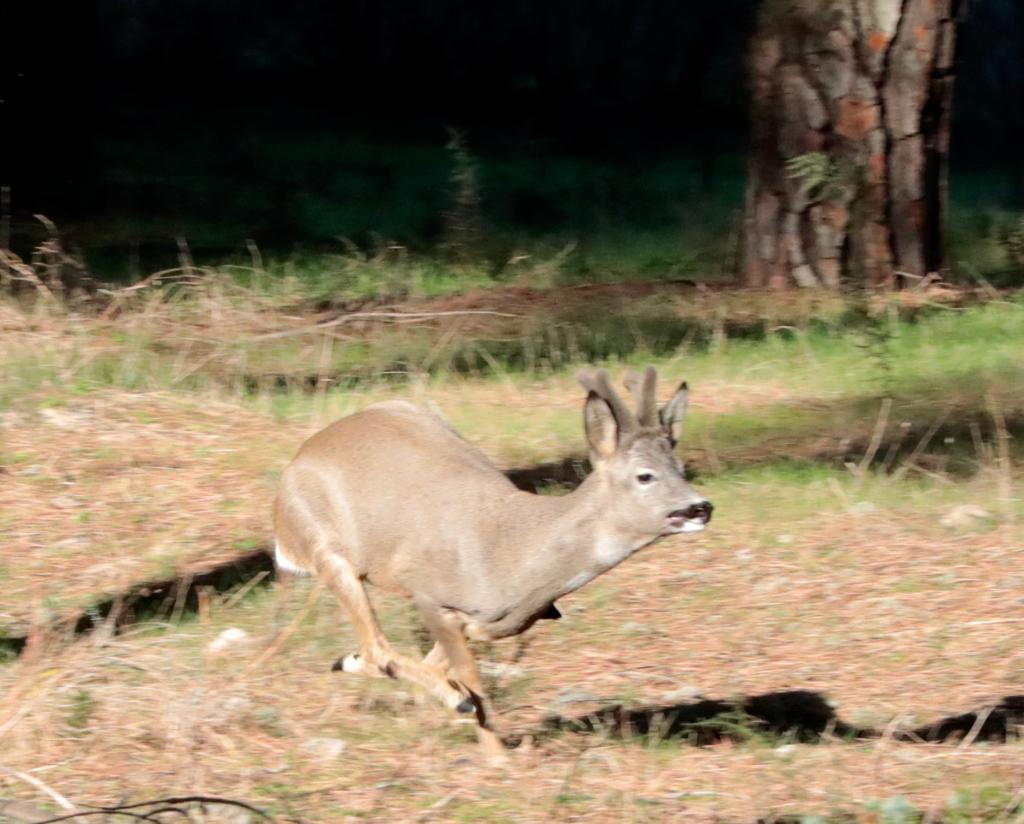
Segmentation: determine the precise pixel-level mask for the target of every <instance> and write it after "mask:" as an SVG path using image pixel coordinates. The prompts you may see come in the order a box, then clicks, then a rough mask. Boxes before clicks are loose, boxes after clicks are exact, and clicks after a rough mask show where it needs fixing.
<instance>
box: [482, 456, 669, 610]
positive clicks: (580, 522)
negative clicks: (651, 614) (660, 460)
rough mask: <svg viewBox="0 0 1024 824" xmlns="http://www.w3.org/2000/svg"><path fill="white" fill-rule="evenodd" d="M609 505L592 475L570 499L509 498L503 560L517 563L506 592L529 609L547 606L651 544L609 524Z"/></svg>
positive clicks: (608, 497)
mask: <svg viewBox="0 0 1024 824" xmlns="http://www.w3.org/2000/svg"><path fill="white" fill-rule="evenodd" d="M612 505H613V495H612V492H611V490H609V489H608V488H607V485H606V483H605V481H604V480H603V479H602V478H600V477H599V476H597V475H596V474H592V475H590V476H588V477H587V479H586V480H585V481H584V482H583V483H582V484H581V485H580V486H579V487H578V488H577V489H575V490H574V491H573V492H571V493H570V494H568V495H562V496H549V495H533V494H530V493H517V494H516V495H515V496H513V497H512V498H511V499H510V500H509V502H508V507H507V509H506V511H505V512H504V513H503V515H504V518H503V520H504V522H505V524H507V528H506V530H505V533H504V539H505V540H504V541H503V544H504V546H503V547H502V549H503V554H504V555H505V557H506V558H510V559H511V558H514V559H515V561H514V563H513V564H511V565H510V568H511V569H514V570H515V572H514V573H513V578H514V586H513V587H510V588H511V589H515V590H519V591H520V592H521V593H522V596H523V597H524V599H525V601H526V602H528V603H529V605H531V606H532V605H534V602H538V605H539V602H544V604H545V605H546V604H549V603H551V602H552V601H553V600H555V599H556V598H560V597H561V596H563V595H566V594H568V593H570V592H573V591H575V590H577V589H579V588H580V587H581V586H583V585H584V584H586V583H588V582H589V581H591V580H592V579H593V578H595V577H597V576H598V575H600V574H601V573H603V572H605V571H607V570H609V569H611V568H612V567H613V566H616V565H617V564H618V563H620V562H621V561H624V560H625V559H626V558H628V557H629V556H630V555H631V554H632V553H633V552H635V551H636V550H637V549H639V548H640V547H641V546H644V545H645V544H647V543H649V540H646V539H642V538H640V537H639V536H635V535H630V534H627V533H624V532H622V531H621V530H620V529H616V528H615V526H614V524H613V523H612V522H611V521H610V520H609V518H608V512H609V510H610V509H611V508H612ZM510 583H512V582H510Z"/></svg>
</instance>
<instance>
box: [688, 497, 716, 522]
mask: <svg viewBox="0 0 1024 824" xmlns="http://www.w3.org/2000/svg"><path fill="white" fill-rule="evenodd" d="M713 509H714V507H713V506H712V505H711V501H701V502H700V503H699V504H691V505H690V506H688V507H686V509H684V510H683V517H684V518H686V520H688V521H703V522H704V523H707V522H708V521H710V520H711V510H713Z"/></svg>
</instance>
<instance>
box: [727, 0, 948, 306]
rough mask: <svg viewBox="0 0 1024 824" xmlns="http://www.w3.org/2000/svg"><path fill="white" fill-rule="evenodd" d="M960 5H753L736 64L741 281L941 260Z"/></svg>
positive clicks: (874, 278)
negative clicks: (742, 77)
mask: <svg viewBox="0 0 1024 824" xmlns="http://www.w3.org/2000/svg"><path fill="white" fill-rule="evenodd" d="M960 2H961V0H766V5H765V7H764V9H763V11H762V17H761V20H760V23H759V28H758V31H757V33H756V34H755V35H754V39H753V44H752V51H751V56H750V77H751V101H752V102H751V107H752V117H753V122H752V142H753V145H752V149H751V154H750V161H749V171H748V174H749V177H748V182H747V196H746V205H745V215H744V239H745V250H744V252H745V266H744V269H745V272H744V276H745V280H746V282H747V284H748V285H750V286H771V287H785V286H789V285H791V284H794V283H795V284H797V285H799V286H829V287H836V286H838V285H839V284H840V280H841V279H842V278H850V279H855V280H859V281H861V282H866V283H868V284H870V285H873V286H885V287H888V286H894V285H897V284H898V280H897V276H898V275H899V274H900V273H907V274H909V275H911V276H924V275H925V274H927V273H929V272H933V271H937V270H938V269H939V268H940V267H941V264H942V226H943V221H944V219H945V204H946V174H947V156H948V151H949V115H950V103H951V97H952V90H953V48H954V42H955V35H956V25H957V22H958V15H959V6H960Z"/></svg>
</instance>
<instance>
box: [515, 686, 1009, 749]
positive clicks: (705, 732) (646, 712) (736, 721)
mask: <svg viewBox="0 0 1024 824" xmlns="http://www.w3.org/2000/svg"><path fill="white" fill-rule="evenodd" d="M1022 725H1024V695H1011V696H1007V697H1005V698H1003V699H1001V700H1000V701H998V702H997V703H994V704H993V705H991V706H988V707H983V708H981V709H978V710H975V711H973V712H965V713H962V714H960V715H951V716H947V717H945V718H941V719H939V720H937V721H935V722H933V723H930V724H925V725H923V726H919V727H916V728H913V729H901V728H894V729H886V730H880V729H877V728H873V727H859V726H856V725H854V724H850V723H847V722H846V721H844V720H842V719H841V718H839V717H838V716H837V715H836V712H835V710H834V709H833V708H832V706H831V705H830V704H829V702H828V701H827V700H826V698H825V697H824V696H823V695H822V694H821V693H818V692H814V691H812V690H787V691H782V692H769V693H765V694H764V695H756V696H753V697H750V698H744V699H741V700H738V701H721V700H715V699H702V700H699V701H695V702H692V703H685V704H665V705H656V706H641V707H633V708H626V707H623V706H621V705H619V704H615V705H611V706H607V707H602V708H600V709H597V710H594V711H593V712H589V713H586V714H584V715H579V716H575V717H567V716H553V717H551V718H548V719H546V720H545V721H544V723H543V726H542V728H541V729H540V730H539V731H537V736H538V737H550V736H551V735H553V734H556V733H560V732H568V733H574V734H577V735H595V734H596V735H602V736H605V737H608V738H612V739H619V740H628V739H633V738H643V739H646V740H652V739H653V740H661V741H679V742H680V743H684V744H691V745H694V746H707V745H709V744H716V743H718V742H721V741H725V740H729V741H734V742H737V743H742V742H744V741H749V740H751V739H754V738H758V737H760V738H780V739H786V740H789V741H797V742H801V743H819V742H823V741H829V740H840V741H856V740H864V739H880V738H883V737H888V738H891V739H892V740H894V741H901V742H910V743H929V742H930V743H940V742H957V741H961V742H965V743H968V744H970V743H977V742H982V741H987V742H997V743H1003V742H1006V741H1007V740H1008V739H1011V738H1014V737H1016V736H1017V735H1018V734H1019V730H1020V728H1021V727H1022ZM513 743H514V742H513Z"/></svg>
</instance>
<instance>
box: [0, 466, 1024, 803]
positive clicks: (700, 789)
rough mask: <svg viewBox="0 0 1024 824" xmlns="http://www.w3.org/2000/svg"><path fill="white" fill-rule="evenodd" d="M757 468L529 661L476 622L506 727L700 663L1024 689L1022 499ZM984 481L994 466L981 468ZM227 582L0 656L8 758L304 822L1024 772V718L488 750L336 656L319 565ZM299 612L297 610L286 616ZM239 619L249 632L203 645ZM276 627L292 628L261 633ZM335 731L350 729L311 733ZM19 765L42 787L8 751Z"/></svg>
mask: <svg viewBox="0 0 1024 824" xmlns="http://www.w3.org/2000/svg"><path fill="white" fill-rule="evenodd" d="M736 483H737V486H735V487H729V486H723V487H721V488H715V489H712V490H711V491H712V493H713V494H715V495H716V496H717V497H716V500H720V512H724V514H723V515H722V520H721V523H720V524H716V525H715V526H716V528H715V529H712V530H711V531H709V532H708V533H705V535H703V536H701V537H700V538H698V539H696V540H692V541H689V540H683V539H678V540H675V541H672V542H668V543H666V544H664V545H661V546H659V547H657V548H655V549H653V550H651V551H649V552H646V553H644V554H642V555H641V556H639V557H638V558H636V559H634V560H633V561H631V562H629V563H628V564H626V565H624V566H623V567H620V568H619V569H617V570H615V571H614V572H612V573H610V574H608V575H607V576H605V577H603V578H601V579H599V580H598V581H597V582H595V584H593V585H592V586H590V587H588V588H586V589H584V590H581V591H580V592H579V593H577V594H575V595H573V596H572V597H570V598H567V599H565V600H564V601H563V602H562V603H561V604H560V606H561V607H562V609H563V612H564V613H565V619H564V620H563V621H562V622H560V623H558V624H546V625H542V626H539V627H538V628H535V630H534V631H533V632H532V633H531V636H530V639H531V643H530V645H529V648H528V650H527V651H526V654H525V655H524V656H523V657H522V658H521V659H519V660H518V661H514V659H515V658H516V657H517V653H516V649H515V643H514V642H512V643H505V644H500V645H496V646H495V647H493V648H490V647H488V648H483V649H482V654H483V656H484V658H485V659H490V660H494V661H496V662H497V663H498V664H503V663H504V664H506V665H507V666H506V668H505V669H500V668H499V670H498V672H499V673H500V674H499V676H498V677H497V682H498V690H497V694H498V696H499V697H498V704H499V710H500V712H501V714H502V723H503V724H504V725H505V727H506V728H508V729H509V730H511V731H514V732H519V733H524V732H525V733H528V732H530V731H532V730H536V729H537V727H538V723H539V721H540V720H541V718H542V717H544V716H545V715H547V714H549V713H551V712H562V713H569V714H573V713H576V712H582V711H584V710H585V709H587V708H588V707H595V706H600V705H606V704H609V703H614V702H619V701H626V702H628V703H634V704H635V703H639V704H645V703H659V702H664V701H665V700H670V701H672V700H680V698H679V697H678V696H679V691H680V690H681V691H682V693H684V694H686V695H693V694H697V693H700V694H703V695H706V696H709V697H714V698H729V697H732V696H741V695H753V694H759V693H764V692H768V691H779V690H788V689H809V690H815V691H820V692H821V693H823V694H824V695H825V696H827V698H828V699H829V700H831V701H832V702H833V703H834V705H835V707H836V709H837V713H838V715H839V716H840V718H842V719H844V720H847V721H852V722H856V723H861V724H872V725H877V726H878V727H884V726H885V725H886V724H887V723H888V722H890V721H893V722H895V723H898V724H899V725H901V726H904V727H912V726H915V725H917V724H921V723H924V722H926V721H930V720H933V719H938V718H940V717H942V716H945V715H947V714H951V713H956V712H962V711H965V710H971V709H978V708H981V707H984V706H986V705H990V704H992V703H994V702H995V701H997V700H998V699H999V698H1001V697H1003V696H1005V695H1008V694H1011V693H1013V692H1014V691H1019V684H1020V682H1021V678H1022V676H1024V655H1022V653H1021V649H1022V646H1021V645H1020V644H1019V638H1020V631H1021V627H1020V625H1019V623H1015V622H1019V620H1020V617H1019V616H1020V614H1021V610H1020V607H1019V605H1016V607H1015V606H1014V605H1015V604H1016V601H1015V600H1014V599H1015V598H1016V599H1019V597H1020V596H1019V592H1020V589H1019V585H1020V578H1019V564H1018V563H1017V558H1016V556H1017V554H1018V553H1019V549H1018V547H1019V545H1020V544H1019V541H1020V532H1019V529H1018V528H1017V527H1016V526H1014V525H1012V524H1011V523H1009V522H1004V523H1003V524H1002V525H996V526H994V527H979V528H978V529H972V530H966V531H962V532H955V531H950V530H947V529H945V528H943V527H941V526H940V525H939V524H938V523H937V522H936V517H935V516H936V515H937V514H939V513H941V512H943V511H944V510H945V509H946V507H947V505H948V499H947V498H946V497H945V496H943V495H942V494H939V495H938V498H937V499H935V495H934V494H933V493H932V492H931V491H929V490H928V489H921V490H920V497H919V498H913V497H911V498H909V499H907V498H903V497H897V496H896V495H894V492H893V490H892V489H891V488H886V487H880V488H877V489H871V490H864V489H863V488H862V490H861V492H860V493H858V495H859V497H857V498H856V500H853V501H848V500H846V499H845V498H844V497H843V495H842V494H833V493H832V492H831V491H827V490H821V489H816V488H814V487H813V486H812V487H811V488H810V490H805V492H804V494H805V495H807V496H808V497H811V500H808V501H807V502H806V505H804V506H803V507H796V508H793V507H789V506H785V505H783V506H782V507H781V509H782V510H783V512H784V514H785V516H786V517H785V519H784V521H783V522H779V521H775V522H772V523H771V524H766V523H765V522H764V521H763V520H762V518H761V516H760V514H759V512H758V511H756V509H755V508H754V507H750V508H747V509H743V508H741V504H740V501H741V500H742V499H744V498H748V497H751V496H752V497H755V498H756V499H758V500H762V499H763V498H764V497H766V496H769V495H771V494H772V492H773V490H772V489H770V488H769V486H768V485H767V483H766V482H762V483H759V482H757V481H755V480H751V479H747V480H746V481H743V482H742V485H740V482H736ZM774 491H775V492H776V493H777V494H782V495H785V494H790V495H793V494H796V493H797V492H798V491H799V490H798V489H797V488H783V489H775V490H774ZM844 491H845V492H846V493H847V494H854V493H853V492H852V487H849V486H847V487H845V488H844ZM991 494H993V486H992V481H991V480H990V479H978V480H977V481H975V482H973V483H972V484H969V485H966V486H965V487H964V488H963V490H962V491H961V497H962V498H963V499H966V500H985V499H986V498H987V497H988V496H990V495H991ZM929 499H931V502H929ZM907 503H913V504H915V505H916V506H915V510H914V511H912V512H907V511H905V504H907ZM867 504H871V506H872V507H875V508H874V510H873V511H869V510H870V509H871V507H869V506H867ZM851 505H853V506H854V509H855V511H853V512H851V511H850V508H851ZM814 510H816V511H814ZM781 529H785V530H786V532H785V533H780V530H781ZM1013 570H1016V571H1017V572H1012V571H1013ZM227 600H228V599H227V598H219V597H216V596H214V597H212V598H211V599H209V600H207V601H205V602H204V604H205V606H204V608H203V609H202V611H201V613H200V615H199V616H198V618H197V619H193V620H188V621H186V622H185V623H182V624H180V625H178V626H176V627H172V628H171V630H169V631H162V632H156V633H154V632H153V631H152V630H147V629H146V628H145V627H141V626H140V627H139V628H138V630H136V631H129V632H127V633H126V634H125V635H122V636H119V637H116V638H106V637H103V636H102V635H99V636H94V637H92V638H89V639H87V640H84V641H81V642H79V643H77V644H75V645H73V646H71V647H63V648H60V653H59V655H58V654H56V653H57V650H58V648H54V647H51V648H45V647H44V648H40V649H36V650H30V651H29V652H28V653H26V655H24V656H23V657H22V658H21V659H20V660H19V661H18V662H17V663H16V664H14V665H11V666H8V667H6V668H4V669H3V670H0V694H2V695H4V696H5V700H4V701H3V702H0V706H2V707H3V710H2V711H0V736H2V738H3V741H4V748H3V752H4V755H3V757H2V759H0V760H2V761H3V763H4V764H5V765H7V766H8V767H10V768H13V769H16V770H19V771H22V772H28V773H30V774H31V775H34V776H37V777H39V778H40V779H41V780H43V781H45V782H46V783H48V784H50V785H52V786H54V787H56V788H58V789H59V791H60V792H61V793H62V794H64V795H65V796H66V797H68V798H69V799H71V800H72V801H73V802H90V803H102V802H110V801H113V800H116V799H119V798H132V799H140V798H145V797H151V796H154V795H159V794H161V793H168V792H180V791H184V790H186V789H187V790H188V791H189V792H202V793H212V794H217V795H223V796H227V797H233V798H242V799H246V800H248V801H251V802H255V803H257V804H259V805H262V806H266V807H269V808H270V809H272V810H273V811H275V812H276V813H277V814H278V815H291V816H295V817H298V818H301V819H302V820H306V821H335V820H347V816H357V817H360V818H362V817H368V818H370V819H374V820H378V819H386V820H403V821H404V820H414V819H416V818H417V817H420V816H423V817H426V818H437V819H439V820H477V819H481V818H482V819H487V818H491V817H493V818H499V817H500V818H506V819H507V818H513V819H515V820H527V821H532V820H537V821H540V820H549V819H551V818H556V819H563V818H564V819H572V820H594V821H603V820H608V821H611V820H622V819H625V820H633V819H643V820H646V819H648V818H651V817H653V818H655V819H661V818H669V817H674V816H682V815H685V816H686V817H687V818H692V819H693V820H715V819H717V820H722V819H725V820H736V821H740V820H753V819H754V818H756V817H757V816H761V815H770V814H774V815H782V814H810V813H820V814H828V813H833V812H837V811H843V810H845V811H851V812H855V813H859V814H862V815H865V814H866V810H865V803H866V800H868V799H884V798H889V797H892V796H895V795H903V796H905V797H906V798H907V799H908V801H909V802H910V803H912V804H913V805H915V806H916V807H917V808H919V809H925V810H927V809H937V808H939V807H941V806H942V805H943V804H945V803H946V802H947V800H948V798H949V795H950V793H951V792H952V791H953V790H955V789H965V788H966V789H969V788H972V787H978V786H986V787H999V788H1002V789H1003V790H1004V791H1005V792H1006V793H1011V792H1012V791H1013V790H1015V789H1019V788H1020V786H1021V776H1022V775H1024V772H1022V771H1024V745H1022V743H1021V742H1020V741H1015V742H1014V741H1011V742H1010V743H1007V744H975V745H971V746H958V745H956V744H955V743H951V744H941V745H939V744H934V745H923V744H897V743H894V742H893V741H891V740H882V741H866V742H853V743H842V742H833V743H825V744H814V745H812V744H798V743H793V742H789V741H786V740H785V739H784V738H783V739H781V740H779V739H774V738H771V737H768V738H764V737H759V736H758V735H757V734H755V733H752V734H751V736H750V740H749V741H747V742H746V743H739V744H737V743H730V742H729V741H726V742H723V743H721V744H718V745H715V746H711V747H706V748H693V747H690V746H688V745H685V744H681V743H678V742H668V743H656V742H645V741H643V740H640V741H637V742H633V743H622V742H615V741H609V740H605V739H603V738H601V737H600V736H593V737H578V736H573V735H564V736H559V737H555V738H551V739H542V740H539V741H538V742H537V743H536V744H535V745H534V746H533V748H532V749H531V750H529V751H523V752H517V753H516V754H515V757H514V759H513V762H512V766H511V767H509V768H508V769H507V770H491V769H489V768H487V767H486V766H485V765H484V764H482V763H481V762H480V761H479V760H478V758H477V754H476V750H475V744H474V743H473V738H472V734H471V729H470V728H469V727H468V726H466V725H464V724H462V723H460V722H458V721H456V720H454V719H453V718H452V717H451V716H450V715H448V714H447V713H446V712H445V711H444V710H442V709H440V708H438V707H435V706H434V705H433V704H432V703H430V702H429V701H428V702H426V703H422V702H418V701H417V700H414V699H415V698H416V697H415V696H414V695H411V694H410V693H408V692H406V691H404V690H402V689H400V688H399V689H395V687H394V685H393V684H391V683H389V682H377V681H363V680H360V679H354V678H352V677H346V676H338V675H337V674H331V673H330V672H328V668H329V665H330V662H331V660H333V657H334V656H335V655H337V654H340V653H344V652H346V651H349V649H350V648H351V647H352V645H353V643H354V642H353V639H352V637H351V634H350V632H349V630H348V627H347V626H345V625H344V624H341V625H340V626H339V624H338V619H337V609H336V606H335V605H334V604H333V603H331V602H330V601H329V599H327V598H326V597H325V596H324V595H323V593H321V592H320V591H318V590H316V589H311V588H310V586H309V585H308V584H302V585H296V586H293V587H292V588H290V589H287V590H285V591H283V592H281V591H276V590H275V591H269V592H264V593H262V594H258V595H256V596H254V597H252V598H249V599H247V600H245V601H243V602H242V603H240V604H237V605H234V606H232V607H228V606H227V605H226V601H227ZM382 606H383V614H384V616H385V622H386V626H387V629H388V632H389V633H390V634H392V635H393V636H394V637H395V638H397V639H400V640H401V641H402V642H403V643H404V644H406V645H411V644H412V643H413V641H412V635H411V619H410V613H409V610H408V609H407V608H406V607H404V606H402V605H401V604H400V603H399V602H394V601H390V600H388V601H385V602H384V603H383V605H382ZM296 616H298V617H299V621H300V623H299V625H298V628H297V629H296V631H295V632H294V633H292V634H287V632H285V634H284V635H283V636H282V635H281V633H282V631H284V630H286V628H287V627H288V626H289V624H290V622H292V621H293V620H294V619H295V618H296ZM229 626H230V627H238V628H242V629H244V630H246V631H247V632H249V633H250V640H249V641H245V642H242V643H240V644H238V645H237V646H236V647H234V648H232V649H230V650H229V651H228V652H226V653H222V654H215V653H213V652H212V651H210V649H209V644H210V642H212V641H213V640H214V639H215V638H216V637H217V636H218V634H219V633H220V632H221V631H223V629H225V628H227V627H229ZM270 645H274V646H275V648H276V650H277V651H276V652H275V654H273V655H272V656H270V657H265V650H266V649H267V648H268V646H270ZM673 696H674V697H673ZM568 701H572V702H573V703H567V702H568ZM320 738H330V739H340V740H343V741H345V742H346V744H347V748H346V749H345V751H344V752H343V753H341V754H340V755H338V756H336V757H325V756H323V755H317V754H316V752H315V750H316V747H317V743H316V741H317V739H320ZM0 785H4V786H5V787H6V789H4V793H5V794H8V795H17V796H20V797H24V798H33V797H35V798H36V799H38V793H37V792H36V791H34V790H33V789H32V788H31V787H28V786H25V785H23V784H19V782H18V781H17V780H14V779H11V778H9V777H8V778H5V777H3V776H0ZM865 820H866V819H865Z"/></svg>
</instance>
